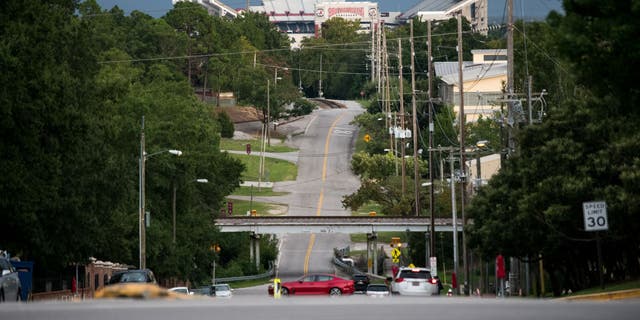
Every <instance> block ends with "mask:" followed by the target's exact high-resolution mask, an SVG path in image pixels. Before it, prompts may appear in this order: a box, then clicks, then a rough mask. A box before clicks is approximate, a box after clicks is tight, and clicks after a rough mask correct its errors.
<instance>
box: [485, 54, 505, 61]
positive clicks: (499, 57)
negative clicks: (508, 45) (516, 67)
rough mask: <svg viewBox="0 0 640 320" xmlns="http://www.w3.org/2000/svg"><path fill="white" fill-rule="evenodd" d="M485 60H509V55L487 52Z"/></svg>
mask: <svg viewBox="0 0 640 320" xmlns="http://www.w3.org/2000/svg"><path fill="white" fill-rule="evenodd" d="M484 61H507V56H505V55H499V54H485V55H484Z"/></svg>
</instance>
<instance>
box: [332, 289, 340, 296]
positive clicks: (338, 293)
mask: <svg viewBox="0 0 640 320" xmlns="http://www.w3.org/2000/svg"><path fill="white" fill-rule="evenodd" d="M329 295H330V296H341V295H342V291H340V289H338V288H331V290H329Z"/></svg>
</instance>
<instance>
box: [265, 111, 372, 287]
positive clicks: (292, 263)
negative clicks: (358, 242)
mask: <svg viewBox="0 0 640 320" xmlns="http://www.w3.org/2000/svg"><path fill="white" fill-rule="evenodd" d="M343 104H344V105H345V106H346V108H345V109H321V110H318V111H316V112H314V113H313V115H312V116H310V117H311V118H310V122H308V124H307V126H306V130H305V133H304V134H301V135H296V136H293V137H292V138H291V141H289V144H291V145H293V146H294V147H296V148H298V149H299V151H298V159H297V164H298V177H297V179H296V181H293V182H282V183H276V184H275V185H274V188H273V190H274V191H284V192H287V193H288V194H287V195H286V196H281V197H271V198H272V199H271V200H272V201H276V202H280V203H287V204H288V206H289V210H288V212H287V214H288V215H293V216H328V215H331V216H341V215H345V216H346V215H350V212H349V211H348V210H345V209H344V208H343V207H342V197H343V196H344V195H346V194H349V193H352V192H354V191H355V190H357V188H358V186H359V180H358V178H357V177H355V176H354V175H353V174H352V173H351V171H350V161H351V155H352V153H353V150H354V145H355V140H356V138H357V136H358V128H357V126H354V125H350V124H349V123H350V122H351V121H352V120H353V118H354V117H355V115H357V114H359V113H361V112H363V111H364V110H363V109H362V107H361V106H360V105H359V104H357V103H355V102H350V101H347V102H343ZM280 239H281V247H280V258H279V261H278V269H277V270H278V277H280V278H282V279H283V280H285V281H286V280H290V279H292V278H297V277H298V276H300V275H302V274H304V273H307V272H327V273H335V269H334V266H333V264H332V263H331V258H332V255H333V248H336V247H344V246H347V245H349V243H350V239H349V235H347V234H309V233H301V234H286V235H280Z"/></svg>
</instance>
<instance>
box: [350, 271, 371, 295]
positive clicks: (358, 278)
mask: <svg viewBox="0 0 640 320" xmlns="http://www.w3.org/2000/svg"><path fill="white" fill-rule="evenodd" d="M353 282H354V285H355V290H356V291H361V292H365V291H367V286H368V285H369V277H368V276H367V275H366V274H354V275H353Z"/></svg>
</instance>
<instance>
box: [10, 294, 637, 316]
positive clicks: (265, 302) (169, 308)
mask: <svg viewBox="0 0 640 320" xmlns="http://www.w3.org/2000/svg"><path fill="white" fill-rule="evenodd" d="M638 314H640V304H639V303H638V301H637V300H624V301H619V302H569V301H558V300H533V299H532V300H522V299H495V298H490V299H481V298H461V297H460V298H459V297H453V298H452V297H396V296H393V297H386V298H370V297H367V296H364V295H353V296H342V297H333V298H330V297H326V296H323V297H286V298H281V299H278V300H276V299H274V298H272V297H268V296H267V295H266V292H264V293H263V294H262V295H260V296H254V295H247V296H243V295H242V294H241V293H239V292H238V294H236V295H235V296H234V297H232V298H201V299H194V300H174V301H166V300H144V301H143V300H86V301H84V302H49V303H19V304H18V303H5V304H0V319H12V320H22V319H29V320H32V319H51V320H58V319H59V320H75V319H93V320H103V319H104V320H106V319H132V320H147V319H148V320H164V319H167V320H174V319H278V320H287V319H296V320H300V319H305V320H315V319H318V320H320V319H322V320H326V319H349V320H371V319H391V320H393V319H407V320H411V319H455V320H462V319H491V320H501V319H505V320H513V319H518V320H528V319H536V320H538V319H563V320H564V319H567V320H572V319H575V320H591V319H593V320H603V319H615V320H626V319H637V318H638Z"/></svg>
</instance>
